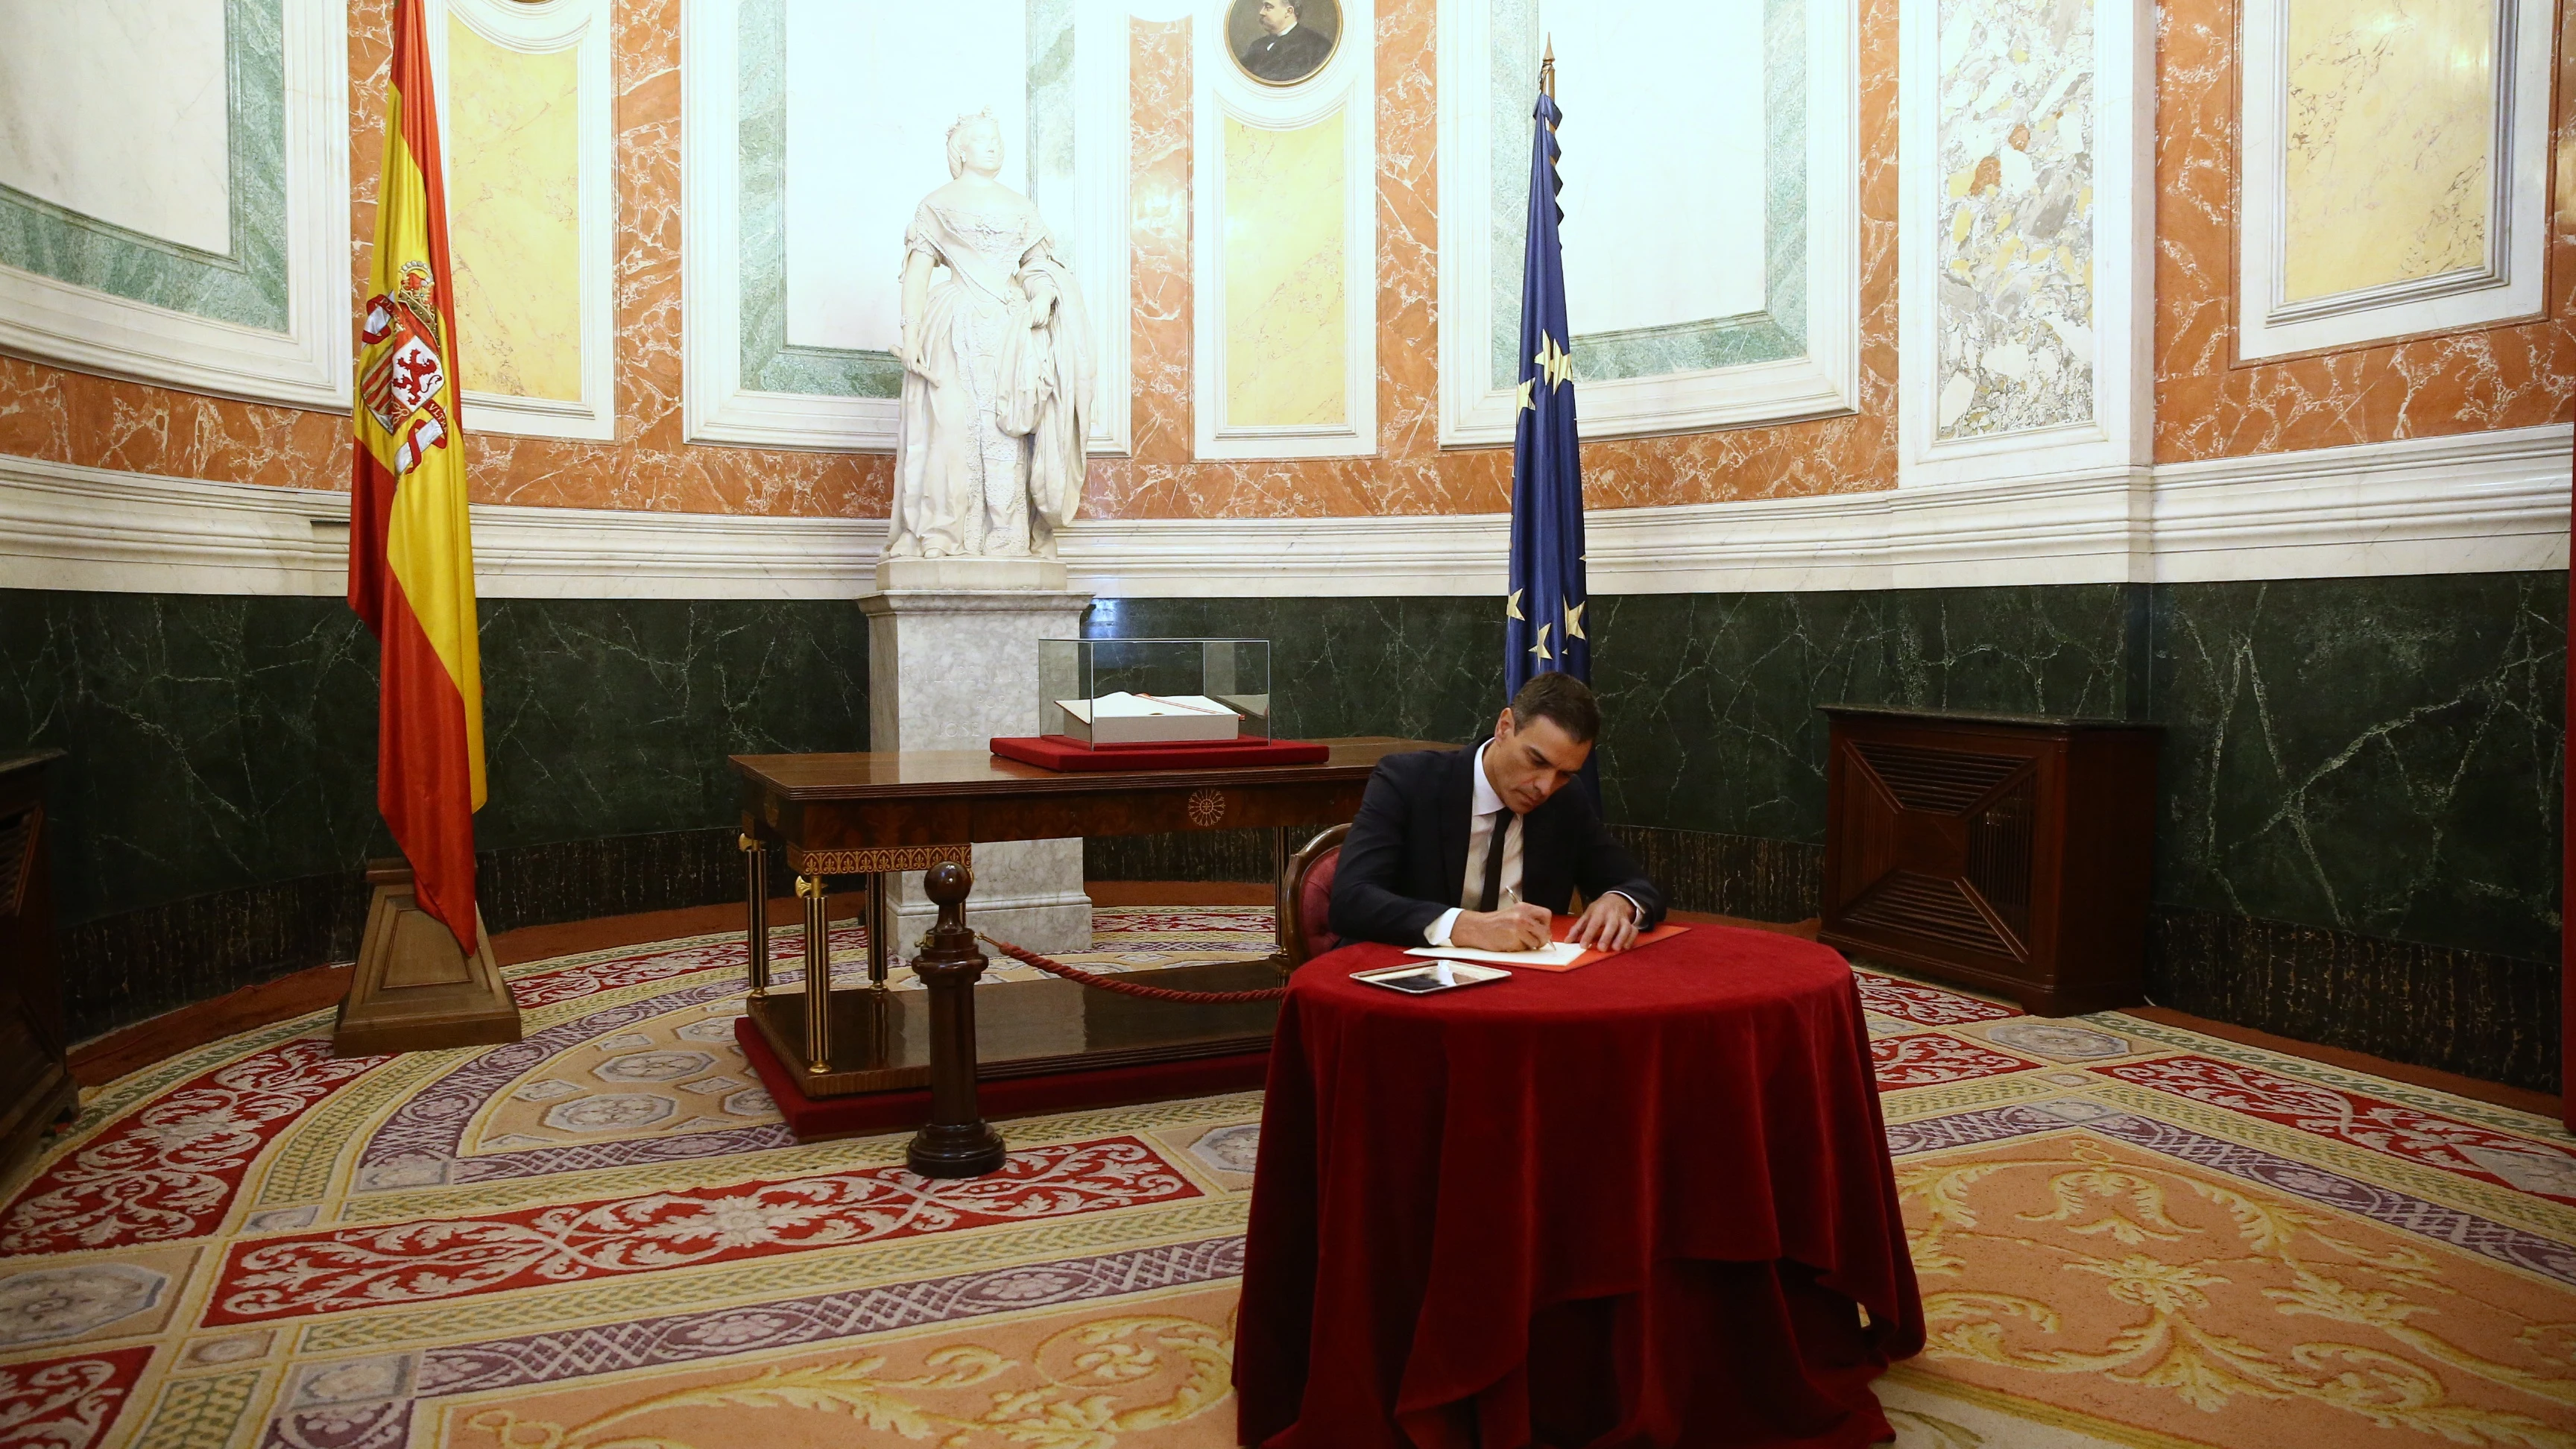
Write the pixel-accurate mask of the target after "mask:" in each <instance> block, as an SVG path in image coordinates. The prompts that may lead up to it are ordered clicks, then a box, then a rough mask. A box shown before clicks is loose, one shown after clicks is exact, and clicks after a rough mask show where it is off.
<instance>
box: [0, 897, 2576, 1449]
mask: <svg viewBox="0 0 2576 1449" xmlns="http://www.w3.org/2000/svg"><path fill="white" fill-rule="evenodd" d="M1096 919H1097V922H1098V935H1097V937H1096V939H1095V941H1094V943H1093V944H1094V947H1095V949H1094V950H1093V951H1091V952H1089V953H1086V954H1085V955H1082V956H1079V957H1076V958H1074V959H1076V960H1079V961H1082V962H1083V963H1084V964H1086V965H1088V966H1090V967H1091V968H1092V969H1094V970H1131V971H1133V970H1151V969H1155V968H1157V967H1160V966H1164V965H1171V964H1177V963H1180V962H1185V961H1199V960H1211V959H1232V958H1240V957H1244V956H1251V955H1257V954H1259V953H1261V952H1262V951H1264V950H1265V949H1266V947H1267V944H1268V935H1269V913H1268V912H1267V911H1264V910H1254V909H1243V908H1223V907H1211V908H1204V909H1187V910H1183V909H1161V910H1111V909H1103V910H1100V911H1098V912H1097V913H1096ZM864 945H865V943H864V940H863V938H862V937H861V936H860V935H859V933H858V932H857V931H856V930H855V929H850V928H843V929H836V930H835V931H834V933H833V939H832V956H833V961H834V974H835V976H836V978H838V977H842V976H844V975H845V974H846V975H848V976H850V977H853V978H854V977H855V976H856V975H857V974H858V973H859V972H860V971H861V970H862V969H863V965H862V963H863V960H864ZM771 948H772V951H773V953H774V955H775V960H774V962H773V970H774V973H775V975H776V977H777V978H778V979H780V980H783V981H785V982H787V983H790V984H791V986H792V984H793V983H794V982H795V981H796V979H797V968H798V966H799V965H800V964H801V960H802V955H803V943H802V941H801V939H800V938H799V936H798V933H797V932H795V931H794V930H792V929H790V930H780V931H775V932H773V933H772V937H771ZM1027 971H1028V968H1024V967H1018V966H1016V965H1014V966H1009V967H1001V968H996V972H995V974H997V975H1004V976H1012V975H1020V974H1026V973H1027ZM507 974H508V976H509V978H510V981H511V987H512V990H513V991H514V992H515V993H516V994H517V996H518V999H519V1000H520V1002H521V1004H522V1007H523V1011H524V1015H525V1036H524V1038H523V1039H522V1040H521V1041H519V1042H517V1043H513V1044H512V1045H509V1046H505V1047H495V1048H474V1049H464V1050H458V1051H450V1052H431V1053H416V1054H412V1055H408V1056H402V1057H383V1058H358V1059H353V1060H350V1061H337V1060H334V1059H333V1058H331V1056H330V1055H329V1052H328V1044H327V1041H326V1040H325V1039H324V1038H325V1034H326V1033H327V1031H328V1026H329V1022H328V1016H327V1014H322V1015H317V1016H314V1017H309V1018H305V1019H303V1020H300V1021H294V1022H286V1023H280V1024H279V1025H277V1026H273V1027H268V1028H263V1029H261V1030H258V1031H254V1032H250V1033H246V1034H244V1035H242V1036H240V1037H236V1038H234V1039H232V1040H230V1041H226V1042H221V1043H217V1044H215V1045H213V1046H209V1047H206V1048H203V1049H200V1050H197V1051H193V1052H189V1053H187V1054H185V1055H183V1056H181V1057H178V1058H175V1059H173V1060H171V1061H169V1062H165V1063H162V1064H160V1065H159V1066H156V1067H153V1068H151V1069H148V1070H146V1071H143V1072H139V1073H136V1074H135V1075H133V1076H130V1077H127V1078H125V1079H123V1080H121V1081H118V1082H116V1083H113V1084H111V1085H110V1086H108V1087H106V1088H103V1089H101V1090H100V1091H98V1092H97V1093H96V1094H94V1095H93V1096H92V1098H91V1100H90V1101H89V1102H87V1103H86V1104H85V1106H84V1110H83V1113H82V1118H81V1121H80V1122H79V1124H78V1125H77V1126H76V1128H75V1129H74V1130H73V1132H72V1133H71V1134H70V1135H69V1137H68V1138H67V1140H65V1141H63V1142H61V1143H58V1144H57V1145H55V1146H54V1147H53V1148H51V1149H50V1150H49V1151H48V1152H47V1153H46V1154H45V1155H44V1156H43V1157H42V1158H41V1159H40V1160H39V1161H38V1162H36V1163H35V1164H33V1165H32V1166H30V1167H29V1168H27V1169H25V1170H23V1171H22V1172H21V1173H20V1174H19V1176H18V1177H17V1178H16V1179H15V1180H14V1181H12V1182H9V1183H7V1184H0V1204H5V1206H0V1252H5V1253H6V1255H7V1256H6V1259H5V1261H0V1445H12V1444H20V1443H25V1444H38V1445H45V1446H51V1449H82V1446H89V1445H150V1446H156V1449H157V1446H164V1445H167V1446H199V1445H202V1446H207V1449H214V1446H240V1449H378V1446H381V1449H394V1446H399V1445H404V1444H419V1445H440V1446H449V1445H453V1446H473V1449H628V1446H643V1445H652V1446H656V1449H722V1446H733V1445H742V1444H751V1443H758V1444H764V1445H768V1444H779V1445H803V1444H807V1443H812V1444H815V1445H818V1446H819V1445H823V1444H833V1445H844V1444H852V1443H858V1444H871V1445H873V1444H911V1443H918V1444H923V1445H938V1446H944V1449H1030V1446H1035V1449H1183V1446H1216V1445H1230V1444H1232V1443H1233V1442H1234V1441H1233V1435H1232V1430H1233V1417H1234V1416H1233V1402H1232V1399H1231V1397H1230V1395H1229V1392H1228V1389H1227V1382H1228V1379H1229V1376H1230V1373H1231V1369H1232V1357H1231V1356H1232V1352H1233V1339H1234V1332H1233V1320H1234V1307H1235V1296H1236V1289H1237V1283H1238V1279H1239V1276H1240V1274H1241V1271H1242V1233H1243V1228H1244V1214H1245V1208H1246V1205H1247V1202H1248V1198H1249V1193H1250V1188H1251V1183H1252V1168H1253V1164H1254V1159H1255V1156H1256V1154H1257V1152H1258V1149H1259V1145H1260V1132H1259V1126H1258V1123H1259V1117H1260V1099H1259V1096H1258V1094H1255V1093H1241V1094H1235V1095H1231V1096H1224V1097H1215V1098H1206V1099H1199V1100H1192V1101H1181V1102H1169V1103H1160V1104H1154V1105H1151V1106H1143V1107H1131V1108H1118V1109H1104V1110H1098V1111H1089V1112H1078V1113H1069V1114H1064V1115H1061V1116H1056V1117H1049V1118H1037V1119H1025V1120H1020V1121H1014V1122H1010V1123H1006V1124H1004V1131H1005V1135H1006V1136H1007V1138H1008V1140H1009V1143H1010V1146H1011V1148H1012V1156H1011V1159H1010V1163H1009V1166H1008V1168H1007V1170H1006V1171H1004V1172H1003V1173H1000V1174H997V1175H995V1176H993V1177H989V1178H985V1179H979V1180H976V1181H972V1182H963V1183H940V1182H929V1181H925V1180H923V1179H920V1178H917V1177H914V1176H913V1175H912V1174H911V1173H909V1172H907V1171H906V1170H905V1169H904V1167H903V1165H902V1163H903V1157H902V1152H903V1138H902V1137H901V1136H894V1137H881V1138H867V1139H859V1140H853V1141H847V1142H828V1143H816V1144H811V1145H800V1144H798V1143H796V1142H795V1141H794V1139H793V1138H792V1137H790V1136H789V1135H788V1134H787V1133H786V1131H785V1130H784V1128H783V1126H782V1125H781V1124H780V1122H779V1120H778V1116H777V1112H776V1109H775V1108H774V1107H773V1106H772V1105H771V1104H770V1102H769V1101H768V1099H767V1097H766V1096H765V1095H763V1094H762V1093H761V1092H760V1089H759V1087H758V1085H757V1083H756V1079H755V1078H754V1077H753V1076H752V1074H751V1073H750V1071H749V1070H748V1068H747V1064H746V1063H744V1062H743V1060H742V1058H741V1055H740V1052H739V1051H738V1049H737V1048H736V1046H735V1044H734V1041H733V1036H732V1032H731V1024H732V1021H733V1018H734V1017H735V1016H736V1015H737V1014H738V1013H739V1012H740V1010H741V1000H742V993H743V989H744V981H743V971H742V954H741V944H740V941H739V939H738V938H735V937H732V936H710V937H701V938H694V939H690V940H684V941H675V942H667V943H663V944H661V945H658V946H654V947H648V948H631V949H624V950H618V951H603V952H594V953H590V954H587V955H582V956H575V957H567V958H562V959H558V960H554V961H546V962H539V963H534V964H531V965H528V966H523V967H518V968H514V969H513V970H511V971H510V972H509V973H507ZM895 984H896V985H897V987H898V988H899V989H909V985H910V984H909V977H908V973H903V972H900V971H898V973H897V976H896V981H895ZM1855 985H1856V987H1857V989H1858V991H1859V993H1860V997H1861V1000H1862V1004H1863V1005H1864V1007H1865V1008H1866V1010H1867V1013H1868V1020H1869V1025H1870V1033H1871V1054H1872V1058H1873V1061H1874V1064H1875V1066H1876V1069H1877V1072H1878V1075H1879V1082H1880V1088H1881V1092H1882V1094H1883V1101H1884V1106H1885V1111H1886V1116H1887V1121H1888V1145H1889V1149H1890V1152H1891V1154H1892V1155H1893V1157H1894V1160H1895V1162H1896V1165H1897V1171H1898V1174H1899V1186H1900V1192H1901V1195H1902V1197H1903V1201H1904V1206H1905V1214H1906V1222H1907V1225H1908V1228H1909V1232H1910V1235H1911V1238H1912V1243H1913V1248H1914V1253H1915V1258H1916V1263H1917V1267H1918V1269H1919V1270H1920V1272H1921V1274H1922V1281H1923V1288H1924V1293H1925V1298H1926V1305H1927V1309H1928V1311H1929V1314H1930V1318H1931V1330H1932V1341H1931V1344H1930V1347H1929V1348H1928V1349H1927V1351H1926V1352H1925V1353H1924V1354H1923V1355H1922V1356H1921V1357H1920V1358H1917V1359H1915V1360H1913V1361H1911V1362H1910V1363H1907V1364H1903V1365H1900V1366H1898V1367H1897V1368H1896V1369H1895V1370H1894V1371H1892V1372H1891V1373H1890V1374H1889V1375H1888V1376H1887V1377H1886V1378H1885V1379H1883V1380H1881V1381H1880V1385H1879V1394H1880V1398H1881V1400H1882V1402H1883V1403H1885V1404H1886V1405H1887V1407H1888V1410H1889V1418H1890V1421H1891V1422H1893V1423H1895V1424H1896V1425H1897V1427H1898V1433H1899V1443H1900V1444H1902V1445H1904V1446H1906V1449H2039V1446H2051V1449H2054V1446H2069V1445H2072V1446H2095V1445H2176V1444H2205V1445H2228V1446H2245V1449H2271V1446H2276V1445H2302V1444H2332V1443H2337V1442H2340V1441H2341V1440H2343V1439H2345V1438H2349V1437H2352V1436H2356V1435H2362V1434H2367V1435H2370V1436H2371V1439H2372V1442H2383V1441H2384V1442H2391V1443H2421V1444H2425V1445H2428V1446H2429V1445H2435V1444H2440V1445H2446V1446H2459V1445H2465V1446H2498V1449H2504V1446H2511V1449H2576V1141H2571V1140H2570V1139H2569V1138H2568V1137H2567V1136H2566V1135H2565V1134H2564V1133H2561V1132H2559V1131H2558V1130H2557V1129H2556V1128H2555V1127H2554V1126H2553V1125H2552V1124H2549V1123H2547V1122H2544V1121H2542V1120H2540V1119H2537V1118H2533V1117H2529V1116H2526V1115H2524V1114H2520V1113H2516V1112H2512V1111H2508V1110H2505V1109H2502V1108H2497V1107H2491V1106H2486V1105H2482V1104H2479V1103H2476V1102H2471V1101H2466V1100H2463V1099H2459V1098H2453V1097H2448V1096H2445V1095H2443V1094H2440V1093H2437V1092H2432V1091H2428V1090H2424V1089H2421V1088H2415V1087H2410V1086H2406V1085H2403V1084H2400V1083H2396V1082H2390V1081H2383V1080H2380V1079H2377V1078H2373V1077H2367V1076H2363V1075H2360V1074H2358V1073H2353V1072H2348V1071H2343V1070H2339V1069H2335V1068H2329V1067H2324V1066H2319V1065H2317V1064H2315V1063H2311V1062H2306V1061H2301V1060H2298V1059H2294V1058H2290V1057H2285V1056H2281V1055H2278V1054H2275V1053H2270V1052H2265V1051H2261V1050H2258V1049H2255V1048H2250V1047H2242V1046H2237V1045H2234V1044H2232V1043H2228V1042H2224V1041H2218V1040H2215V1039H2212V1038H2209V1037H2205V1036H2200V1035H2197V1034H2194V1033H2191V1032H2186V1031H2181V1030H2177V1029H2175V1028H2171V1027H2166V1026H2162V1025H2159V1024H2156V1023H2152V1022H2148V1021H2144V1020H2141V1019H2139V1018H2135V1017H2129V1016H2125V1015H2122V1014H2120V1013H2116V1012H2104V1013H2100V1014H2097V1015H2094V1016H2090V1017H2082V1018H2072V1019H2065V1020H2055V1019H2045V1018H2035V1017H2030V1016H2027V1015H2024V1014H2023V1013H2021V1012H2019V1011H2017V1010H2015V1009H2014V1008H2012V1007H2010V1006H2008V1005H2003V1004H1999V1003H1995V1002H1990V1001H1986V1000H1983V999H1980V998H1978V997H1975V996H1972V995H1969V994H1966V993H1962V992H1958V991H1954V990H1950V989H1947V988H1944V987H1939V986H1935V985H1931V984H1928V983H1923V982H1915V981H1909V980H1904V979H1902V978H1897V977H1892V976H1888V975H1884V974H1880V973H1876V972H1856V973H1855Z"/></svg>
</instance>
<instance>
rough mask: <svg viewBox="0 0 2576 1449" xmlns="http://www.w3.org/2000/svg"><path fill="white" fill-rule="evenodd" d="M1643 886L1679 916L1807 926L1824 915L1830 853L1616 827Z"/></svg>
mask: <svg viewBox="0 0 2576 1449" xmlns="http://www.w3.org/2000/svg"><path fill="white" fill-rule="evenodd" d="M1610 833H1611V834H1612V835H1615V836H1617V837H1618V839H1619V843H1620V844H1621V845H1624V846H1626V847H1628V851H1629V853H1630V854H1632V855H1634V856H1636V857H1637V863H1638V864H1639V865H1641V866H1643V867H1644V868H1645V871H1646V878H1647V879H1649V880H1651V881H1653V882H1654V883H1655V884H1657V885H1659V886H1662V887H1663V889H1664V902H1665V904H1666V905H1667V906H1669V907H1670V908H1671V909H1673V910H1677V911H1707V912H1709V913H1711V914H1713V915H1720V916H1738V917H1741V918H1743V919H1745V920H1748V921H1803V920H1806V919H1808V918H1809V917H1811V916H1815V915H1818V914H1820V913H1821V912H1822V911H1823V910H1824V887H1825V848H1824V847H1823V846H1821V845H1809V844H1807V843H1806V842H1804V841H1798V840H1766V839H1764V838H1762V837H1760V836H1758V835H1724V834H1720V833H1718V832H1716V831H1713V830H1664V829H1658V828H1657V827H1655V826H1651V825H1613V826H1611V827H1610Z"/></svg>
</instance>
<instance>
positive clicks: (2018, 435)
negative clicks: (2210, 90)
mask: <svg viewBox="0 0 2576 1449" xmlns="http://www.w3.org/2000/svg"><path fill="white" fill-rule="evenodd" d="M1978 3H1981V0H1951V7H1950V8H1952V9H1953V10H1954V11H1955V10H1957V9H1958V8H1960V7H1962V6H1963V5H1975V4H1978ZM2091 6H2092V20H2093V57H2092V60H2093V64H2092V73H2091V77H2090V80H2091V84H2092V88H2093V98H2094V99H2093V105H2092V107H2091V114H2090V116H2089V118H2088V120H2089V127H2090V131H2091V136H2090V140H2091V146H2090V158H2091V164H2092V168H2093V171H2092V186H2091V191H2092V196H2093V206H2092V211H2093V215H2092V227H2091V232H2092V239H2093V256H2092V262H2093V266H2092V276H2093V286H2092V304H2093V305H2092V312H2091V315H2090V316H2089V317H2087V318H2085V319H2083V322H2084V324H2085V325H2087V326H2089V327H2090V328H2091V330H2092V351H2093V388H2092V407H2091V409H2090V412H2091V416H2090V417H2088V418H2085V419H2082V420H2080V421H2074V422H2067V423H2060V424H2057V425H2055V426H2048V427H2034V428H2022V429H2017V430H2014V431H2011V432H2000V433H1991V434H1985V435H1981V436H1972V437H1963V438H1953V439H1944V438H1942V437H1940V436H1939V429H1938V427H1937V426H1936V424H1937V422H1938V414H1939V407H1940V393H1941V389H1942V386H1943V377H1942V367H1941V363H1940V358H1939V357H1938V355H1937V352H1938V345H1939V337H1938V327H1939V325H1940V318H1941V313H1942V300H1941V299H1942V297H1943V292H1942V269H1941V257H1940V248H1939V246H1938V244H1937V243H1938V238H1937V237H1936V236H1935V234H1934V233H1935V229H1936V228H1938V227H1940V226H1942V225H1943V224H1944V208H1943V206H1942V202H1943V200H1944V198H1945V194H1946V187H1947V185H1948V180H1949V178H1948V177H1947V176H1946V175H1945V174H1944V172H1943V167H1942V165H1941V164H1940V161H1939V158H1940V155H1941V151H1940V126H1941V122H1942V119H1943V117H1942V114H1941V107H1942V103H1943V95H1942V91H1943V87H1942V81H1943V79H1944V77H1943V72H1942V39H1943V37H1942V32H1941V25H1940V20H1941V12H1942V10H1943V8H1944V7H1943V4H1942V0H1901V6H1900V11H1899V16H1900V20H1901V26H1900V31H1899V37H1900V43H1899V52H1898V57H1899V58H1898V72H1897V74H1898V83H1897V135H1898V140H1897V156H1898V164H1897V175H1898V178H1899V187H1898V190H1899V201H1898V227H1897V234H1898V243H1897V272H1898V303H1899V305H1898V308H1897V318H1898V343H1897V345H1898V365H1897V377H1898V385H1897V412H1898V423H1897V432H1898V439H1899V446H1898V455H1897V462H1898V467H1897V483H1898V485H1899V486H1900V487H1913V486H1916V485H1919V484H1945V485H1948V484H1960V483H1967V482H1973V481H1975V480H1979V479H1994V478H2032V477H2045V476H2050V475H2055V474H2065V473H2077V472H2083V471H2086V470H2100V469H2127V468H2137V467H2142V466H2144V465H2146V464H2147V463H2148V462H2149V460H2150V458H2151V456H2152V452H2151V450H2152V448H2153V444H2154V432H2155V428H2154V417H2155V414H2154V407H2155V398H2154V394H2155V366H2154V351H2153V349H2154V344H2155V205H2154V185H2155V157H2154V147H2155V75H2154V67H2155V54H2156V50H2155V36H2154V25H2155V7H2154V5H2153V4H2151V3H2149V0H2091ZM2033 80H2034V81H2036V82H2037V83H2039V84H2040V85H2042V86H2043V87H2044V86H2045V85H2046V84H2047V78H2045V77H2034V78H2033ZM1980 99H1983V97H1980ZM1962 290H1964V289H1962ZM2161 476H2162V475H2161V474H2159V477H2161Z"/></svg>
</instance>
